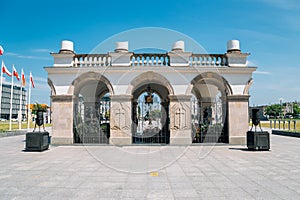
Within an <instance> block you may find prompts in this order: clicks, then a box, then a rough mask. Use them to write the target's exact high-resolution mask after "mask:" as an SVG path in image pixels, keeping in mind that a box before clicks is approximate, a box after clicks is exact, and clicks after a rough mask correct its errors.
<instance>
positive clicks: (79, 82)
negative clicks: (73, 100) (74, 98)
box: [69, 72, 114, 95]
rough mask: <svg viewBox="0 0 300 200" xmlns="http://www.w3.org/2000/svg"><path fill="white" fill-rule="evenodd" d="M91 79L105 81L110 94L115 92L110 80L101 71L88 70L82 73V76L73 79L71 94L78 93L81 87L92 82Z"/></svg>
mask: <svg viewBox="0 0 300 200" xmlns="http://www.w3.org/2000/svg"><path fill="white" fill-rule="evenodd" d="M90 81H99V82H103V83H104V84H105V85H106V87H107V88H108V92H109V94H110V95H113V94H114V89H113V87H112V85H111V83H110V81H109V80H108V79H107V78H106V77H105V76H103V75H102V74H100V73H96V72H86V73H83V74H81V75H80V76H78V77H77V78H76V79H74V80H73V82H72V84H71V86H70V87H69V92H71V94H76V93H78V92H79V91H78V90H80V88H81V87H82V86H83V85H85V84H86V83H88V82H90Z"/></svg>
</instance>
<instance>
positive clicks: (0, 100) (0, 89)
mask: <svg viewBox="0 0 300 200" xmlns="http://www.w3.org/2000/svg"><path fill="white" fill-rule="evenodd" d="M3 65H4V62H3V60H2V65H1V81H0V82H1V83H0V118H1V111H2V110H1V108H2V84H3V83H2V79H3V69H2V67H3Z"/></svg>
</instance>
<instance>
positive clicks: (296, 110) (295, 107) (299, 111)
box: [293, 103, 300, 115]
mask: <svg viewBox="0 0 300 200" xmlns="http://www.w3.org/2000/svg"><path fill="white" fill-rule="evenodd" d="M293 111H294V115H299V114H300V108H299V106H298V104H297V103H294V104H293Z"/></svg>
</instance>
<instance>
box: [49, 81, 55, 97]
mask: <svg viewBox="0 0 300 200" xmlns="http://www.w3.org/2000/svg"><path fill="white" fill-rule="evenodd" d="M48 85H49V86H50V88H51V96H53V95H56V89H55V86H54V84H53V82H52V80H51V79H50V78H48Z"/></svg>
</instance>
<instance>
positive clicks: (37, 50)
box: [32, 49, 51, 53]
mask: <svg viewBox="0 0 300 200" xmlns="http://www.w3.org/2000/svg"><path fill="white" fill-rule="evenodd" d="M32 52H38V53H50V52H51V50H50V49H32Z"/></svg>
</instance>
